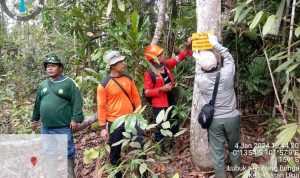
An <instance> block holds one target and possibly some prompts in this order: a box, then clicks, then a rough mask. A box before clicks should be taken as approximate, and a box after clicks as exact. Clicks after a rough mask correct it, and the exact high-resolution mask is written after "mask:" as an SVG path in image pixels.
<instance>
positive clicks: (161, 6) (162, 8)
mask: <svg viewBox="0 0 300 178" xmlns="http://www.w3.org/2000/svg"><path fill="white" fill-rule="evenodd" d="M157 6H158V15H157V22H156V28H155V32H154V36H153V39H152V42H151V44H157V43H158V41H159V39H160V36H161V34H162V31H163V27H164V23H165V16H166V0H159V2H158V3H157Z"/></svg>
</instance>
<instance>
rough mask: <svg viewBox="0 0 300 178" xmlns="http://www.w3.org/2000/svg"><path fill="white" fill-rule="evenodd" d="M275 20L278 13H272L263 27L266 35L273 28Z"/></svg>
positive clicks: (263, 32)
mask: <svg viewBox="0 0 300 178" xmlns="http://www.w3.org/2000/svg"><path fill="white" fill-rule="evenodd" d="M275 22H276V15H270V16H269V17H268V19H267V22H266V23H265V25H264V27H263V31H262V34H263V36H266V35H267V34H268V33H269V32H270V31H271V30H272V29H273V27H274V25H275Z"/></svg>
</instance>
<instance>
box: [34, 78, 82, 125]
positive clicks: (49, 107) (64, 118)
mask: <svg viewBox="0 0 300 178" xmlns="http://www.w3.org/2000/svg"><path fill="white" fill-rule="evenodd" d="M49 85H50V87H51V88H52V89H51V90H52V91H51V90H50V89H49ZM54 92H55V93H54ZM82 107H83V102H82V97H81V94H80V91H79V88H78V87H77V86H76V83H75V82H74V81H73V80H72V79H70V78H68V77H66V78H64V79H63V80H60V81H52V80H50V79H46V80H44V81H43V82H42V83H40V85H39V87H38V92H37V96H36V100H35V105H34V110H33V115H32V119H31V121H32V122H33V121H38V120H40V119H41V121H42V124H43V126H46V127H49V128H51V127H69V126H70V123H71V120H74V121H76V122H78V123H81V122H82V121H83V119H84V116H83V111H82Z"/></svg>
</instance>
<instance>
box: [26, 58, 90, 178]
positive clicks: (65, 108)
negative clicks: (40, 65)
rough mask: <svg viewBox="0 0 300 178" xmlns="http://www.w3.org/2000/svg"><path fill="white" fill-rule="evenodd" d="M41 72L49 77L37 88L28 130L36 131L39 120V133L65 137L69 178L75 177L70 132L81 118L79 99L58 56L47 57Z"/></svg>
mask: <svg viewBox="0 0 300 178" xmlns="http://www.w3.org/2000/svg"><path fill="white" fill-rule="evenodd" d="M44 69H45V71H46V73H47V75H48V76H49V78H48V79H46V80H44V81H42V82H41V83H40V84H39V86H38V91H37V95H36V100H35V104H34V110H33V115H32V119H31V127H32V129H33V130H36V129H37V127H38V121H39V120H40V119H41V123H42V124H41V134H66V135H67V138H68V178H74V177H75V173H74V158H75V146H74V140H73V131H74V130H76V129H77V127H78V123H81V122H82V121H83V119H84V116H83V111H82V107H83V101H82V97H81V94H80V91H79V88H78V87H77V85H76V83H75V82H74V81H73V80H72V79H71V78H68V77H65V76H64V75H63V74H62V73H63V69H64V66H63V64H62V63H61V62H60V59H59V58H58V57H57V56H51V57H48V58H47V59H46V61H45V62H44Z"/></svg>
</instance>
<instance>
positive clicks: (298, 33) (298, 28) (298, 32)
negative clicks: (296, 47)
mask: <svg viewBox="0 0 300 178" xmlns="http://www.w3.org/2000/svg"><path fill="white" fill-rule="evenodd" d="M295 35H296V37H297V38H298V37H299V35H300V26H299V27H297V28H296V29H295Z"/></svg>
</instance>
